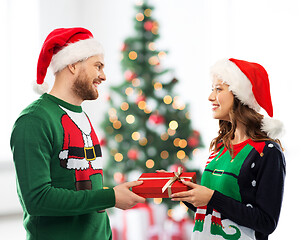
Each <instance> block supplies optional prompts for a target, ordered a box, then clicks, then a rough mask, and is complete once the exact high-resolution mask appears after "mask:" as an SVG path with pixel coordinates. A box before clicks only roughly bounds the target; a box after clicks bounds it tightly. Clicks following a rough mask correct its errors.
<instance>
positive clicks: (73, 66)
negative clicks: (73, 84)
mask: <svg viewBox="0 0 304 240" xmlns="http://www.w3.org/2000/svg"><path fill="white" fill-rule="evenodd" d="M67 68H68V69H69V71H70V72H71V73H72V74H75V73H76V68H77V67H76V63H72V64H69V65H68V66H67Z"/></svg>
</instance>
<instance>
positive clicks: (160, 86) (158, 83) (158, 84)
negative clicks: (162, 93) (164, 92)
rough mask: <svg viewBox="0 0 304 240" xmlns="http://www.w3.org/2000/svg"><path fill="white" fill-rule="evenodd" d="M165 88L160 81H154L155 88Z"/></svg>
mask: <svg viewBox="0 0 304 240" xmlns="http://www.w3.org/2000/svg"><path fill="white" fill-rule="evenodd" d="M162 88H163V85H162V84H161V83H160V82H156V83H154V89H155V90H160V89H162Z"/></svg>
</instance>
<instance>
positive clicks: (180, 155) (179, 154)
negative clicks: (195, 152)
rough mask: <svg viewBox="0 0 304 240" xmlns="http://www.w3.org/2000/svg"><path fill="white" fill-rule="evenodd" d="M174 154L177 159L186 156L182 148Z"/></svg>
mask: <svg viewBox="0 0 304 240" xmlns="http://www.w3.org/2000/svg"><path fill="white" fill-rule="evenodd" d="M176 156H177V158H178V159H184V158H185V156H186V153H185V152H184V151H183V150H179V151H178V152H177V153H176Z"/></svg>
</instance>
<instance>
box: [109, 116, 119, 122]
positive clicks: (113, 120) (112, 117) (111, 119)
mask: <svg viewBox="0 0 304 240" xmlns="http://www.w3.org/2000/svg"><path fill="white" fill-rule="evenodd" d="M117 119H118V118H117V116H116V115H115V116H110V117H109V120H110V122H111V123H113V122H115V121H117Z"/></svg>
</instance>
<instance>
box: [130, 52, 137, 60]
mask: <svg viewBox="0 0 304 240" xmlns="http://www.w3.org/2000/svg"><path fill="white" fill-rule="evenodd" d="M129 58H130V59H131V60H135V59H136V58H137V52H135V51H131V52H129Z"/></svg>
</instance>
